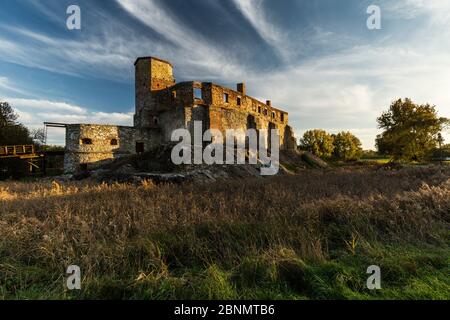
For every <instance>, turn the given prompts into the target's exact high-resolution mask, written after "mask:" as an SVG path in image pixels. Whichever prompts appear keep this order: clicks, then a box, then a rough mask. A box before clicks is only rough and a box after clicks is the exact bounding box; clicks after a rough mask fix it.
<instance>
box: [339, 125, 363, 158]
mask: <svg viewBox="0 0 450 320" xmlns="http://www.w3.org/2000/svg"><path fill="white" fill-rule="evenodd" d="M333 138H334V139H333V145H334V151H333V156H334V157H336V158H337V159H340V160H345V161H348V160H357V159H359V158H360V157H361V155H362V151H363V150H362V148H361V141H360V140H359V139H358V138H357V137H356V136H355V135H353V134H352V133H350V132H345V131H342V132H339V133H338V134H336V135H333Z"/></svg>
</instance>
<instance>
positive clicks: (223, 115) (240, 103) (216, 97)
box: [209, 84, 293, 148]
mask: <svg viewBox="0 0 450 320" xmlns="http://www.w3.org/2000/svg"><path fill="white" fill-rule="evenodd" d="M225 94H226V95H227V96H225ZM210 99H211V102H212V104H211V106H210V108H209V112H210V127H211V128H214V129H218V130H220V131H221V132H222V133H223V134H225V131H226V129H243V130H246V129H248V128H249V127H250V125H249V122H253V123H254V128H255V129H270V128H272V129H278V131H279V135H280V147H281V148H288V147H291V146H292V143H291V141H292V138H293V137H291V135H293V133H292V130H286V127H287V124H288V114H287V113H286V112H283V111H281V110H279V109H277V108H273V107H272V106H271V105H269V104H267V103H266V104H265V103H262V102H260V101H258V100H256V99H253V98H251V97H249V96H246V95H244V94H243V93H241V92H238V91H234V90H231V89H228V88H224V87H221V86H217V85H214V84H211V85H210ZM252 127H253V126H252Z"/></svg>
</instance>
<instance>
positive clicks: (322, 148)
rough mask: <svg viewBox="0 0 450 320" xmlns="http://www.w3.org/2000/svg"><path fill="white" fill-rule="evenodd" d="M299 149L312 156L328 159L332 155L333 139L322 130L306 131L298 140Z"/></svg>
mask: <svg viewBox="0 0 450 320" xmlns="http://www.w3.org/2000/svg"><path fill="white" fill-rule="evenodd" d="M300 147H301V148H302V149H303V150H306V151H309V152H311V153H312V154H314V155H316V156H318V157H321V158H329V157H331V155H332V153H333V149H334V146H333V137H332V136H331V135H330V134H328V133H327V132H326V131H324V130H320V129H315V130H308V131H306V132H305V134H304V135H303V138H302V139H301V140H300Z"/></svg>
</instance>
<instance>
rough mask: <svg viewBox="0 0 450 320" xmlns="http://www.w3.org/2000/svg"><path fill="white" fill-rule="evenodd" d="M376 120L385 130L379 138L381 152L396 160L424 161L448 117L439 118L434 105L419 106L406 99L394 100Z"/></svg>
mask: <svg viewBox="0 0 450 320" xmlns="http://www.w3.org/2000/svg"><path fill="white" fill-rule="evenodd" d="M377 122H378V127H379V128H380V129H383V130H384V131H383V133H382V134H380V135H378V136H377V139H376V145H377V148H378V151H379V152H380V153H382V154H386V155H390V156H392V158H393V160H397V161H406V162H408V161H422V160H424V159H426V158H427V156H429V155H430V153H431V152H432V150H433V149H435V148H436V145H437V143H438V140H439V136H438V134H439V133H440V132H441V131H442V129H443V126H444V125H445V124H446V123H448V119H445V118H439V117H438V115H437V112H436V107H435V106H431V105H429V104H425V105H418V104H415V103H413V102H412V101H411V100H410V99H408V98H406V99H405V100H402V99H399V100H397V101H394V102H393V103H392V104H391V106H390V107H389V110H388V111H386V112H383V114H382V115H381V116H380V117H379V118H378V119H377Z"/></svg>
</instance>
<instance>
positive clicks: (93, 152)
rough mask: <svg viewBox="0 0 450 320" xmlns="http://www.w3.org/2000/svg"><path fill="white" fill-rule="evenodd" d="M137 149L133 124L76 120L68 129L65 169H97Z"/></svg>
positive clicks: (72, 171) (75, 170)
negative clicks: (95, 122) (93, 123)
mask: <svg viewBox="0 0 450 320" xmlns="http://www.w3.org/2000/svg"><path fill="white" fill-rule="evenodd" d="M133 153H135V130H134V128H133V127H124V126H112V125H91V124H74V125H68V126H67V129H66V155H65V158H64V171H65V172H66V173H74V172H78V171H82V170H87V169H94V168H96V167H98V166H100V165H103V164H105V163H107V162H110V161H112V160H113V159H115V158H119V157H122V156H124V155H129V154H133Z"/></svg>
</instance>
